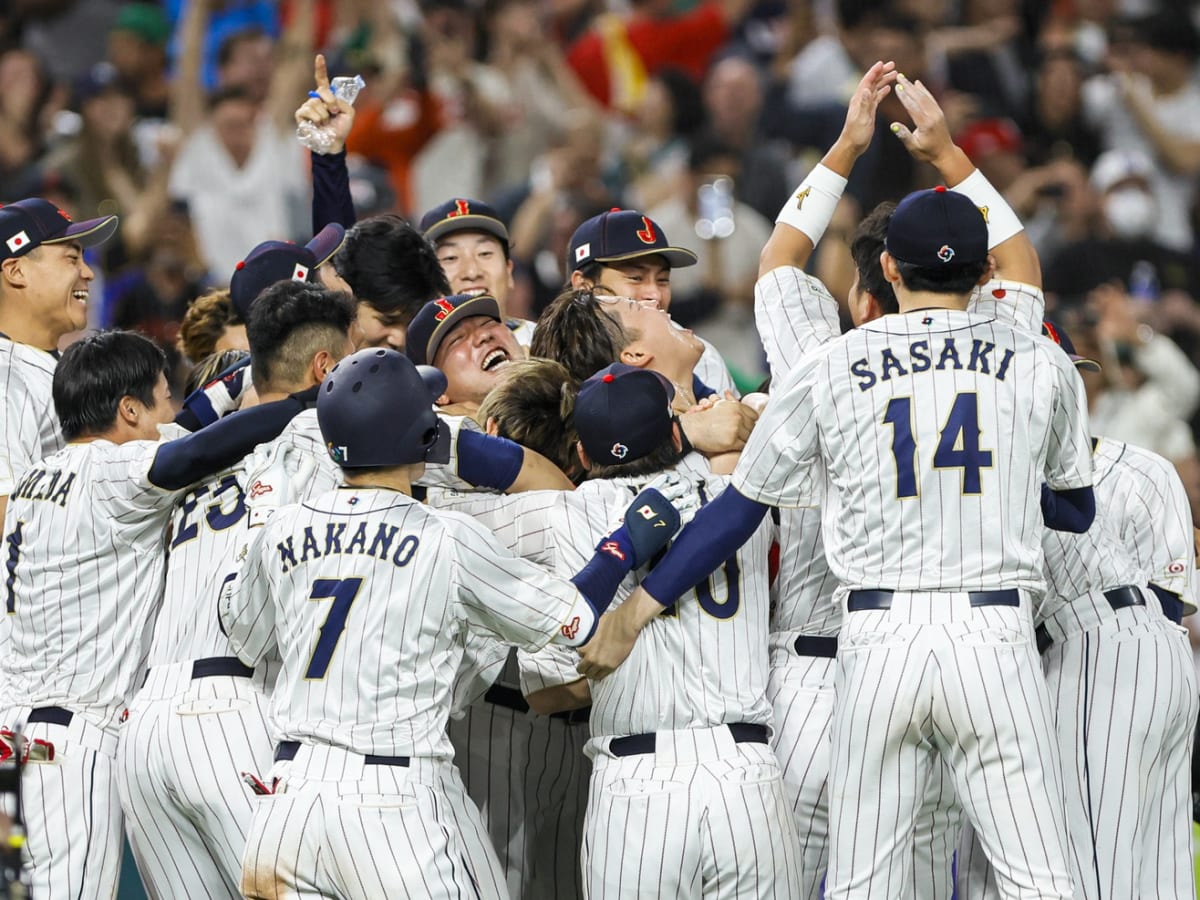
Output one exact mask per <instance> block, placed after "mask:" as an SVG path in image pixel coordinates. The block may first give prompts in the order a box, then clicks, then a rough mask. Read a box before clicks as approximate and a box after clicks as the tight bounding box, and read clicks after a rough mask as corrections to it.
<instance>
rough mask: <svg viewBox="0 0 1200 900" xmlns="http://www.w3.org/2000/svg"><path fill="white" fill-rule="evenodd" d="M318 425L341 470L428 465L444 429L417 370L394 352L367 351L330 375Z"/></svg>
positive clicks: (320, 403) (319, 401)
mask: <svg viewBox="0 0 1200 900" xmlns="http://www.w3.org/2000/svg"><path fill="white" fill-rule="evenodd" d="M317 422H318V423H319V424H320V426H321V436H322V437H323V438H324V439H325V446H326V448H328V450H329V455H330V457H332V459H333V461H334V462H336V463H337V464H338V465H339V466H341V467H342V468H343V469H362V468H367V467H371V466H404V465H412V464H413V463H419V462H424V461H425V460H426V458H427V456H428V454H429V451H430V450H431V449H433V447H434V446H435V445H436V444H437V442H438V436H439V434H440V432H441V430H442V427H441V422H440V420H439V419H438V417H437V413H435V412H434V411H433V396H432V395H431V394H430V391H429V388H428V387H427V385H426V383H425V381H424V380H423V379H422V378H421V375H420V373H419V372H418V371H417V368H416V366H414V365H413V364H412V363H411V362H409V360H408V358H407V357H406V356H404V354H402V353H397V352H396V351H395V350H384V349H378V348H368V349H366V350H359V351H358V352H357V353H354V354H352V355H350V356H347V357H346V358H345V359H343V360H342V361H341V362H339V363H338V364H337V365H336V366H334V367H333V371H332V372H330V373H329V375H327V376H326V378H325V381H324V382H322V384H321V391H320V393H319V394H318V396H317Z"/></svg>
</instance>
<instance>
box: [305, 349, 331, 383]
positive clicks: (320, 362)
mask: <svg viewBox="0 0 1200 900" xmlns="http://www.w3.org/2000/svg"><path fill="white" fill-rule="evenodd" d="M334 365H336V360H334V358H333V354H332V353H330V352H329V351H328V350H318V351H317V352H316V353H314V354H313V358H312V362H311V363H309V375H311V376H312V380H313V384H320V383H321V382H322V381H324V380H325V376H326V375H328V374H329V370H330V369H332V368H333V367H334Z"/></svg>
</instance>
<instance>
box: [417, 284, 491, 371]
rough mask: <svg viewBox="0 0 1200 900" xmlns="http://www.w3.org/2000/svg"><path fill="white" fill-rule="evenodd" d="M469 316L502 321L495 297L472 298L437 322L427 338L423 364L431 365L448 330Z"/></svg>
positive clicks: (480, 295) (479, 296) (481, 295)
mask: <svg viewBox="0 0 1200 900" xmlns="http://www.w3.org/2000/svg"><path fill="white" fill-rule="evenodd" d="M471 316H487V317H488V318H491V319H495V320H496V321H497V322H503V321H504V319H503V318H502V317H501V315H500V304H499V303H498V302H497V300H496V298H495V297H493V296H492V295H491V294H479V295H477V296H475V297H472V298H471V299H470V300H468V301H466V302H465V303H462V304H460V305H459V306H458V307H457V308H455V310H454V312H452V313H450V315H448V316H446V318H444V319H442V321H440V322H438V324H437V327H436V328H434V329H433V334H431V335H430V336H429V341H428V343H426V345H425V362H426V363H427V364H428V365H431V366H432V365H433V358H434V357H435V356H437V351H438V347H440V346H441V345H442V341H443V340H445V338H446V335H448V334H449V333H450V329H451V328H453V327H454V326H455V325H456V324H458V323H459V322H461V321H462V320H463V319H469V318H470V317H471Z"/></svg>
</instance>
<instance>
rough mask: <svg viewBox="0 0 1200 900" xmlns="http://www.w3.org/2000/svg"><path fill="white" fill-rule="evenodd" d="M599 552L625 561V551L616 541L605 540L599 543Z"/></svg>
mask: <svg viewBox="0 0 1200 900" xmlns="http://www.w3.org/2000/svg"><path fill="white" fill-rule="evenodd" d="M600 552H601V553H607V554H608V555H609V556H615V557H616V558H617V559H619V560H621V562H624V561H625V551H624V550H622V549H621V545H620V544H618V543H617V542H616V541H605V542H604V543H603V544H601V545H600Z"/></svg>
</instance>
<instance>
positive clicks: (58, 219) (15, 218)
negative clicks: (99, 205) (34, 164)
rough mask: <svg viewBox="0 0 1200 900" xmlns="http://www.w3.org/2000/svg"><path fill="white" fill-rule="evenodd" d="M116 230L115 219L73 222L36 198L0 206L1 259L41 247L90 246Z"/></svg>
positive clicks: (59, 211) (106, 237)
mask: <svg viewBox="0 0 1200 900" xmlns="http://www.w3.org/2000/svg"><path fill="white" fill-rule="evenodd" d="M116 230H117V217H116V216H101V217H100V218H99V219H85V220H84V221H82V222H75V221H73V220H72V219H71V217H70V216H69V215H67V214H66V213H65V212H63V211H62V210H61V209H59V208H58V207H57V206H55V205H54V204H53V203H51V202H50V201H49V200H43V199H41V198H40V197H30V198H28V199H26V200H18V201H17V202H16V203H10V204H8V205H7V206H4V207H0V241H3V243H4V250H3V251H0V252H2V253H3V255H2V256H0V260H2V259H11V258H12V257H14V256H24V255H25V254H26V253H28V252H29V251H30V250H32V249H33V248H34V247H40V246H41V245H42V244H67V243H71V242H75V243H78V244H79V245H80V246H81V247H94V246H95V245H96V244H102V243H104V242H105V241H107V240H108V239H109V238H110V237H112V236H113V234H114V233H115V232H116Z"/></svg>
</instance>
